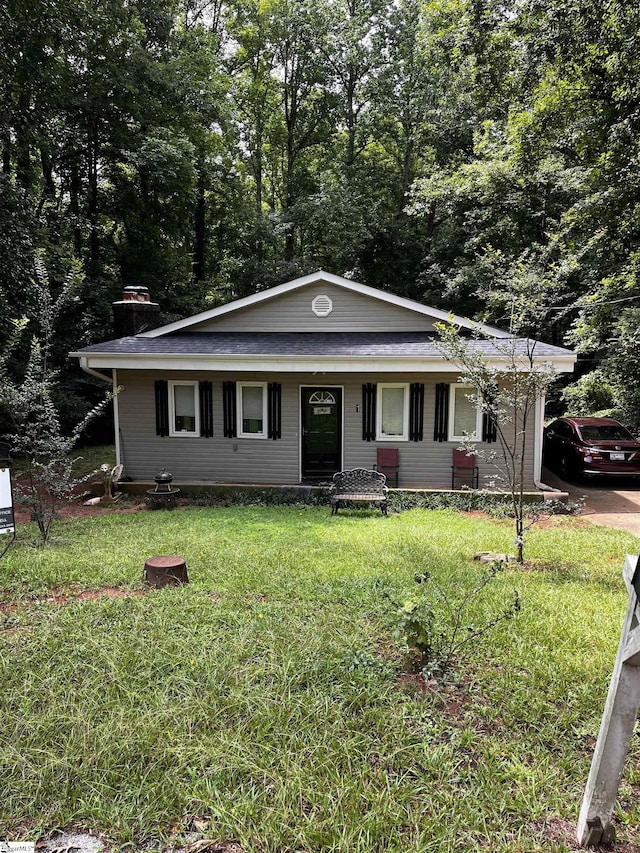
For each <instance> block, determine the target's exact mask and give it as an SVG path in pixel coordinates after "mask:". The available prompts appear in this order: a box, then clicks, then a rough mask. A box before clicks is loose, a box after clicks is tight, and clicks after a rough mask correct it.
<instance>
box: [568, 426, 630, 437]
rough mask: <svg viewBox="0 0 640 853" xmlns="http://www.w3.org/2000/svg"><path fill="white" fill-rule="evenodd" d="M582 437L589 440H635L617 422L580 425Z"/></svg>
mask: <svg viewBox="0 0 640 853" xmlns="http://www.w3.org/2000/svg"><path fill="white" fill-rule="evenodd" d="M580 432H581V434H582V437H583V438H585V439H586V440H587V441H634V440H635V439H634V438H633V436H632V435H631V433H630V432H627V430H626V429H625V428H624V427H621V426H616V425H615V424H600V425H599V424H589V425H585V426H581V427H580Z"/></svg>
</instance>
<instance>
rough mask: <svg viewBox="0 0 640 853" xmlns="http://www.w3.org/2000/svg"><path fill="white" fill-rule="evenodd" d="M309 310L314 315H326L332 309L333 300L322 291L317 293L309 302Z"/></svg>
mask: <svg viewBox="0 0 640 853" xmlns="http://www.w3.org/2000/svg"><path fill="white" fill-rule="evenodd" d="M311 310H312V311H313V313H314V314H315V315H316V317H327V316H328V315H329V314H331V312H332V311H333V302H332V301H331V300H330V299H329V297H328V296H326V295H325V294H324V293H322V294H319V295H318V296H316V297H315V299H314V300H313V302H312V303H311Z"/></svg>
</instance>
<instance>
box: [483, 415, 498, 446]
mask: <svg viewBox="0 0 640 853" xmlns="http://www.w3.org/2000/svg"><path fill="white" fill-rule="evenodd" d="M482 440H483V441H486V442H487V443H488V444H491V443H492V442H494V441H497V440H498V425H497V424H496V419H495V418H494V417H493V415H490V414H489V412H483V413H482Z"/></svg>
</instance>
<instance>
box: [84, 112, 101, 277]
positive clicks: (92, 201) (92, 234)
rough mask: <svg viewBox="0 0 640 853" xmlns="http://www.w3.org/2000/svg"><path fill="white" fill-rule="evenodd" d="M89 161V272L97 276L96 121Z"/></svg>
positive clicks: (89, 144)
mask: <svg viewBox="0 0 640 853" xmlns="http://www.w3.org/2000/svg"><path fill="white" fill-rule="evenodd" d="M87 161H88V178H89V181H88V183H89V186H88V192H87V218H88V220H89V272H90V275H92V276H95V275H97V273H98V268H99V263H100V238H99V235H98V131H97V128H96V124H95V120H92V121H91V123H90V124H89V132H88V136H87Z"/></svg>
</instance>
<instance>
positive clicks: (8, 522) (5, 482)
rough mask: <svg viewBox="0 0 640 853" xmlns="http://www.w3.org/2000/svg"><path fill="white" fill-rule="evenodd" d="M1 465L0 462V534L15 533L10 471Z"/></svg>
mask: <svg viewBox="0 0 640 853" xmlns="http://www.w3.org/2000/svg"><path fill="white" fill-rule="evenodd" d="M2 465H3V463H2V462H0V534H2V533H15V530H16V526H15V521H14V517H13V490H12V488H11V469H10V468H9V467H8V466H7V467H2Z"/></svg>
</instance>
